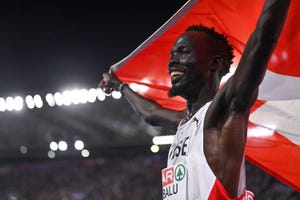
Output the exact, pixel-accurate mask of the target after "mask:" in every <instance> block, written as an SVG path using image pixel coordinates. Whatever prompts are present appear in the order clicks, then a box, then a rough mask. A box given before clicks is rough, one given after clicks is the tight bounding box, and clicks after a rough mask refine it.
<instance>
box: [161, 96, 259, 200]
mask: <svg viewBox="0 0 300 200" xmlns="http://www.w3.org/2000/svg"><path fill="white" fill-rule="evenodd" d="M209 105H210V102H208V103H207V104H205V105H204V106H203V107H202V108H201V109H200V110H199V111H198V112H197V113H196V114H195V115H194V116H193V117H192V118H191V119H190V120H189V121H187V122H185V123H184V124H180V125H179V126H178V128H177V133H176V135H175V138H174V142H173V144H172V145H171V147H170V150H169V155H168V165H167V168H166V169H163V170H162V187H163V188H162V198H163V200H230V199H232V198H230V197H229V195H228V193H227V191H226V190H225V188H224V186H223V185H222V184H221V182H220V181H219V180H218V179H217V178H216V176H215V175H214V173H213V172H212V170H211V168H210V167H209V165H208V163H207V160H206V158H205V155H204V150H203V149H204V148H203V124H204V117H205V114H206V111H207V109H208V107H209ZM245 185H246V176H245V162H244V160H243V163H242V167H241V172H240V181H239V191H238V192H239V198H235V199H236V200H251V199H253V193H251V192H248V191H246V190H245Z"/></svg>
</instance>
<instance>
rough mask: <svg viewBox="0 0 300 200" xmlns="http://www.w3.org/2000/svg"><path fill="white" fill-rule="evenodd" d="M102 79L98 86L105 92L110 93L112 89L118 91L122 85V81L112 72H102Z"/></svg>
mask: <svg viewBox="0 0 300 200" xmlns="http://www.w3.org/2000/svg"><path fill="white" fill-rule="evenodd" d="M102 76H103V79H102V80H101V81H100V83H99V85H98V86H99V88H101V89H102V90H103V92H104V93H105V94H111V93H112V91H119V90H120V89H121V86H122V82H121V81H120V80H119V79H118V78H117V76H116V75H115V74H114V73H113V72H110V73H103V75H102Z"/></svg>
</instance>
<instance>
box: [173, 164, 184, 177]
mask: <svg viewBox="0 0 300 200" xmlns="http://www.w3.org/2000/svg"><path fill="white" fill-rule="evenodd" d="M185 174H186V169H185V167H184V165H182V164H180V165H177V166H176V168H175V179H176V181H182V180H183V179H184V177H185Z"/></svg>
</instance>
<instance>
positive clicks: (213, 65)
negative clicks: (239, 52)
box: [209, 55, 224, 72]
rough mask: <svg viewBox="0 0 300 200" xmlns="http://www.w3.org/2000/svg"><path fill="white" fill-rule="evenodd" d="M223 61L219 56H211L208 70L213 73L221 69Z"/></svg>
mask: <svg viewBox="0 0 300 200" xmlns="http://www.w3.org/2000/svg"><path fill="white" fill-rule="evenodd" d="M223 60H224V59H223V57H222V56H220V55H216V56H213V57H212V59H211V61H210V64H209V69H210V70H211V71H213V72H215V71H217V70H218V69H221V67H222V65H223Z"/></svg>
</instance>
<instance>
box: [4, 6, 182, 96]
mask: <svg viewBox="0 0 300 200" xmlns="http://www.w3.org/2000/svg"><path fill="white" fill-rule="evenodd" d="M8 2H9V3H3V2H1V3H0V16H1V20H0V69H1V73H0V84H1V87H0V96H2V97H3V96H7V95H26V94H34V93H45V92H55V91H60V90H63V89H65V88H68V87H69V88H74V87H79V88H82V87H96V86H97V83H98V81H99V80H100V77H101V74H102V73H103V72H104V71H107V70H108V68H109V66H111V65H112V64H114V63H116V62H118V61H119V60H121V59H122V58H123V57H125V56H127V55H128V54H129V53H130V52H131V51H133V50H134V49H135V48H136V47H137V46H138V45H139V44H141V43H142V42H143V41H144V40H145V39H147V38H148V37H149V36H150V35H151V34H152V33H153V32H154V31H155V30H157V29H158V28H159V27H160V26H161V25H162V24H163V23H164V22H165V21H166V20H168V19H169V18H170V17H171V16H172V15H173V14H174V13H175V12H176V11H177V10H178V9H179V8H180V7H181V6H182V5H183V4H184V3H185V2H186V0H178V1H174V0H151V1H133V0H127V1H123V0H118V1H110V0H108V1H100V0H99V1H83V0H82V1H71V0H61V1H36V2H32V1H19V0H15V1H8ZM104 2H105V3H104Z"/></svg>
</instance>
